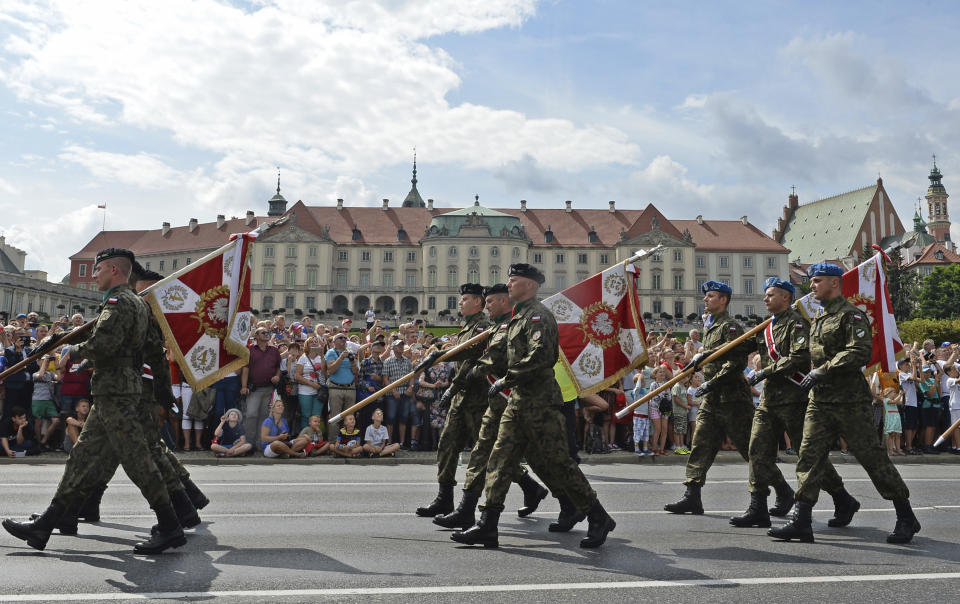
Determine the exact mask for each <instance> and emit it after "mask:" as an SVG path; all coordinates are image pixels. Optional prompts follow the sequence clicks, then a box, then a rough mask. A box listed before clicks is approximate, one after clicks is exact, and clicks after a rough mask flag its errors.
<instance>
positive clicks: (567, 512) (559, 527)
mask: <svg viewBox="0 0 960 604" xmlns="http://www.w3.org/2000/svg"><path fill="white" fill-rule="evenodd" d="M557 500H558V501H559V502H560V515H559V516H557V521H556V522H551V523H550V526H548V527H547V530H548V531H550V532H551V533H566V532H568V531H569V530H570V529H572V528H573V527H574V526H575V525H576V524H577V523H578V522H580V521H582V520H583V519H584V518H586V517H587V515H586V514H584V513H583V512H580V511H578V510H577V508H576V506H574V505H573V502H572V501H570V500H569V499H568V498H567V496H566V495H560V496H559V497H557Z"/></svg>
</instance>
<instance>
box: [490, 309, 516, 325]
mask: <svg viewBox="0 0 960 604" xmlns="http://www.w3.org/2000/svg"><path fill="white" fill-rule="evenodd" d="M512 314H513V312H512V311H511V312H505V313H503V314H502V315H498V316H497V317H495V318H494V319H493V321H494V323H503V322H504V321H509V320H510V317H511V315H512Z"/></svg>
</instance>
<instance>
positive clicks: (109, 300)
mask: <svg viewBox="0 0 960 604" xmlns="http://www.w3.org/2000/svg"><path fill="white" fill-rule="evenodd" d="M119 301H120V298H117V297H116V296H111V297H109V298H107V304H116V303H117V302H119Z"/></svg>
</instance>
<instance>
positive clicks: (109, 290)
mask: <svg viewBox="0 0 960 604" xmlns="http://www.w3.org/2000/svg"><path fill="white" fill-rule="evenodd" d="M124 285H127V284H126V283H118V284H117V285H114V286H113V287H111V288H110V289H108V290H107V291H105V292H103V301H104V302H106V301H107V298H109V297H110V294H112V293H113V292H114V290H116V289H117V288H121V287H123V286H124Z"/></svg>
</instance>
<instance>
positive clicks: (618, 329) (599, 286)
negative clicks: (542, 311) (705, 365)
mask: <svg viewBox="0 0 960 604" xmlns="http://www.w3.org/2000/svg"><path fill="white" fill-rule="evenodd" d="M636 278H637V269H636V267H635V266H634V265H633V264H632V263H630V262H629V261H625V262H621V263H619V264H616V265H614V266H612V267H610V268H608V269H606V270H605V271H603V272H602V273H599V274H596V275H594V276H592V277H590V278H588V279H586V280H584V281H581V282H580V283H577V284H576V285H573V286H571V287H568V288H567V289H565V290H563V291H561V292H560V293H558V294H554V295H553V296H550V297H549V298H547V299H546V300H544V301H543V304H544V305H545V306H546V307H547V308H549V309H550V311H551V312H552V313H553V316H554V317H556V319H557V326H558V327H559V331H560V361H561V362H562V363H563V365H564V367H565V368H566V369H567V372H568V373H569V375H570V377H571V378H572V379H573V382H574V384H576V387H577V393H578V394H579V395H581V396H582V395H586V394H593V393H595V392H599V391H600V390H603V389H604V388H607V387H608V386H610V385H611V384H613V383H615V382H617V381H618V380H619V379H620V378H621V377H623V376H624V375H625V374H627V373H628V372H630V371H631V370H633V369H634V368H635V367H637V366H639V365H640V364H641V363H643V362H644V361H646V360H647V348H646V342H647V335H646V329H645V327H644V325H643V318H642V317H641V315H640V303H639V300H638V299H637V284H636Z"/></svg>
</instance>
